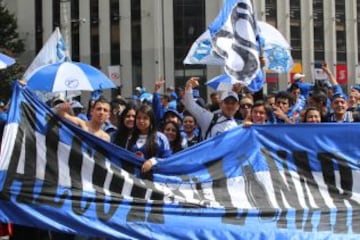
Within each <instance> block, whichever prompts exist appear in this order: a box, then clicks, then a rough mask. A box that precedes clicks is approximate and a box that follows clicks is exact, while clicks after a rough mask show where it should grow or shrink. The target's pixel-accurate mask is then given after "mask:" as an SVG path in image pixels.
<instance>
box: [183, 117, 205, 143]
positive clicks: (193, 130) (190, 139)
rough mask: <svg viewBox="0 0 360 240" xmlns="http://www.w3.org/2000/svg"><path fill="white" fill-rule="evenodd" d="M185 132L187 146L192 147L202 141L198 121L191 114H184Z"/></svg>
mask: <svg viewBox="0 0 360 240" xmlns="http://www.w3.org/2000/svg"><path fill="white" fill-rule="evenodd" d="M183 131H184V133H185V137H186V140H187V146H188V147H191V146H193V145H195V144H197V143H199V142H200V141H201V134H200V132H199V129H198V128H197V123H196V119H195V117H194V116H193V115H191V114H190V113H187V112H185V113H184V121H183Z"/></svg>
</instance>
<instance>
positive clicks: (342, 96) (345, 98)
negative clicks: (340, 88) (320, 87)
mask: <svg viewBox="0 0 360 240" xmlns="http://www.w3.org/2000/svg"><path fill="white" fill-rule="evenodd" d="M337 98H342V99H344V100H347V96H346V95H345V94H343V93H336V94H334V96H333V97H332V98H331V102H333V101H334V100H335V99H337Z"/></svg>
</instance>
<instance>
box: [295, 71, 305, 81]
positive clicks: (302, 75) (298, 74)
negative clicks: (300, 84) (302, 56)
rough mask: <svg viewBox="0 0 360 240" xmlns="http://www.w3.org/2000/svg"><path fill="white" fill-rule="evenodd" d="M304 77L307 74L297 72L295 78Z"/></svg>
mask: <svg viewBox="0 0 360 240" xmlns="http://www.w3.org/2000/svg"><path fill="white" fill-rule="evenodd" d="M303 77H305V74H302V73H295V74H294V77H293V79H294V80H295V81H296V80H299V79H301V78H303Z"/></svg>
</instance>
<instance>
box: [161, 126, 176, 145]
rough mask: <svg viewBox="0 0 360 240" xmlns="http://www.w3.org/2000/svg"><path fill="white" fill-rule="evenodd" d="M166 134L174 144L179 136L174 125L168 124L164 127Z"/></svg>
mask: <svg viewBox="0 0 360 240" xmlns="http://www.w3.org/2000/svg"><path fill="white" fill-rule="evenodd" d="M163 132H164V134H165V136H166V137H167V139H168V140H169V142H172V141H174V140H175V139H176V135H177V129H176V126H175V124H174V123H171V122H168V123H167V124H166V125H165V127H164V131H163Z"/></svg>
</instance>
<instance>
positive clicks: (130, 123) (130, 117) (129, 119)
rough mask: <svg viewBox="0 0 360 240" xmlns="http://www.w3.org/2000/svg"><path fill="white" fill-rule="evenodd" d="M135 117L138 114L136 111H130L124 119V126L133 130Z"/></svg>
mask: <svg viewBox="0 0 360 240" xmlns="http://www.w3.org/2000/svg"><path fill="white" fill-rule="evenodd" d="M135 116H136V112H135V110H134V109H130V110H129V111H128V112H127V113H126V115H125V118H124V125H125V127H127V128H129V129H132V128H134V126H135Z"/></svg>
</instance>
